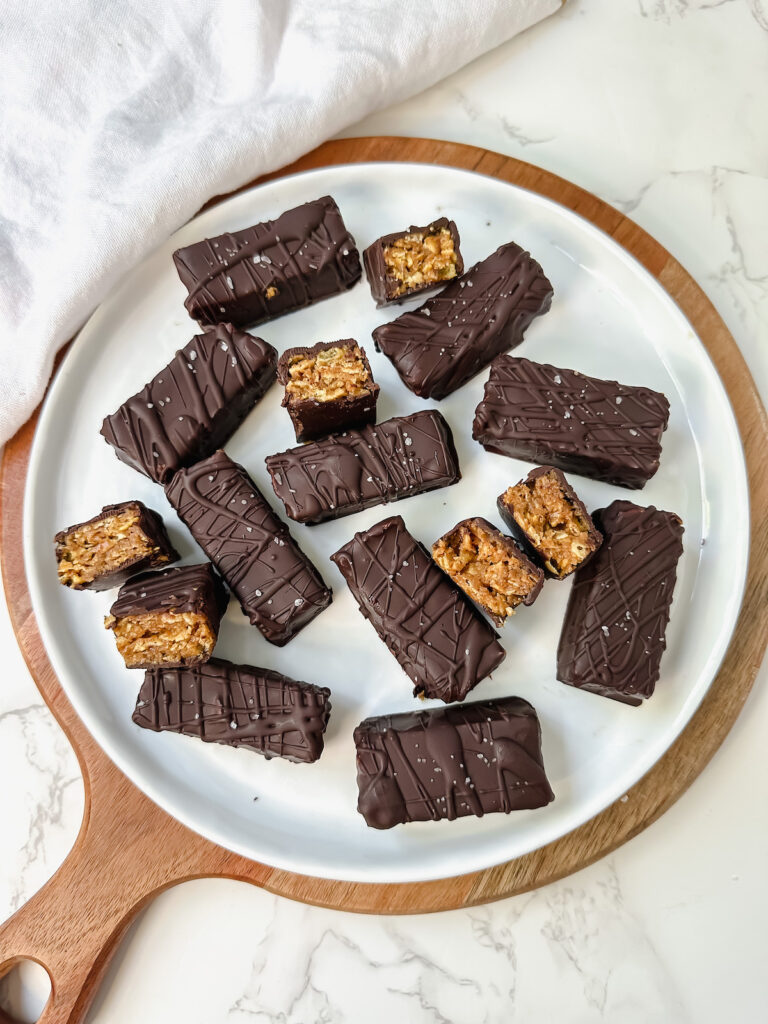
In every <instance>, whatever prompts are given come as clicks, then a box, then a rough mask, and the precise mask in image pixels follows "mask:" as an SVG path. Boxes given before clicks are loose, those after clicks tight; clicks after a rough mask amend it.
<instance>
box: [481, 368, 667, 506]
mask: <svg viewBox="0 0 768 1024" xmlns="http://www.w3.org/2000/svg"><path fill="white" fill-rule="evenodd" d="M668 420H669V402H668V401H667V399H666V398H665V397H664V395H662V394H660V393H659V392H658V391H651V389H650V388H640V387H630V386H629V385H626V384H619V383H617V382H616V381H615V380H599V379H598V378H597V377H587V376H586V375H585V374H583V373H579V372H578V371H577V370H564V369H562V368H559V367H557V366H550V365H549V364H547V363H532V362H531V361H530V360H529V359H520V358H518V357H515V356H507V355H505V356H499V358H498V359H496V360H495V362H494V363H493V366H492V367H491V373H490V376H489V378H488V383H487V384H486V385H485V395H484V397H483V400H482V401H481V402H480V404H479V405H478V407H477V409H476V410H475V420H474V423H473V424H472V436H473V437H474V438H475V440H476V441H479V442H480V444H482V446H483V447H484V448H486V449H487V450H488V451H489V452H498V454H499V455H509V456H510V457H511V458H513V459H523V460H524V461H526V462H545V463H548V464H549V465H551V466H556V467H557V468H558V469H564V470H566V471H568V470H570V471H572V472H574V473H580V474H581V475H582V476H589V477H592V478H593V479H595V480H604V481H605V482H606V483H610V484H618V485H619V486H621V487H633V488H640V487H644V486H645V484H646V483H647V481H648V480H650V478H651V477H652V476H653V474H654V473H655V472H656V470H657V469H658V468H659V458H660V456H661V435H662V434H663V432H664V431H665V430H666V427H667V421H668Z"/></svg>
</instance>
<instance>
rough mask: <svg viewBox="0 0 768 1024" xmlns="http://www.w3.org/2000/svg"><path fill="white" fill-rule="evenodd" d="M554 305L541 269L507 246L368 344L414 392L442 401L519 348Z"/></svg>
mask: <svg viewBox="0 0 768 1024" xmlns="http://www.w3.org/2000/svg"><path fill="white" fill-rule="evenodd" d="M551 302H552V285H551V284H550V283H549V281H548V280H547V278H546V277H545V276H544V272H543V270H542V269H541V267H540V266H539V264H538V263H537V262H536V260H534V259H533V258H532V257H531V255H530V253H527V252H525V250H523V249H521V248H520V246H519V245H515V243H514V242H509V243H507V245H502V246H501V247H500V248H499V249H497V250H496V252H495V253H493V255H491V256H489V257H488V258H487V259H485V260H482V261H481V262H480V263H476V264H475V265H474V267H472V268H471V269H470V270H468V271H467V273H466V274H463V275H462V276H461V277H457V278H456V279H455V280H453V281H451V282H450V284H448V285H447V286H446V287H445V288H444V289H443V291H442V292H440V294H439V295H436V296H435V297H434V298H432V299H428V300H427V301H426V302H425V303H424V305H423V306H420V307H419V308H418V309H416V310H413V311H412V312H407V313H403V314H402V315H401V316H399V317H398V318H397V319H396V320H393V321H391V323H388V324H382V325H381V327H377V328H376V330H375V331H374V332H373V340H374V341H375V343H376V348H377V349H378V350H380V351H381V352H383V353H384V355H385V356H387V357H388V358H389V359H390V360H391V361H392V363H393V365H394V367H395V369H396V370H397V372H398V373H399V374H400V377H401V378H402V381H403V383H404V384H405V386H406V387H407V388H410V390H411V391H413V392H414V394H416V395H420V396H421V397H422V398H434V399H440V398H445V396H446V395H450V394H451V393H452V392H453V391H455V390H456V389H457V388H460V387H461V385H462V384H465V383H466V382H467V381H468V380H469V379H470V377H474V375H475V374H476V373H478V372H479V371H480V370H482V369H483V367H484V366H487V365H488V363H490V362H491V360H492V359H493V358H494V357H495V356H497V355H498V354H499V353H500V352H506V351H507V349H510V348H514V347H515V346H516V345H519V344H520V342H521V341H522V340H523V334H524V332H525V330H526V328H527V327H528V325H529V324H530V322H531V321H532V320H533V319H534V317H537V316H540V315H541V314H542V313H546V312H547V310H548V309H549V307H550V304H551Z"/></svg>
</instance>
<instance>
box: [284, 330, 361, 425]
mask: <svg viewBox="0 0 768 1024" xmlns="http://www.w3.org/2000/svg"><path fill="white" fill-rule="evenodd" d="M277 379H278V380H279V381H280V383H281V384H283V385H284V386H285V395H284V396H283V403H282V404H283V407H284V408H285V409H287V410H288V415H289V416H290V417H291V421H292V422H293V429H294V430H295V431H296V440H297V441H313V440H314V439H315V438H318V437H324V436H325V435H326V434H335V433H338V432H339V431H340V430H348V429H350V428H352V427H363V426H365V425H366V424H367V423H375V422H376V401H377V399H378V397H379V385H378V384H376V383H375V382H374V379H373V374H372V373H371V367H370V365H369V363H368V358H367V356H366V354H365V352H364V351H363V349H361V348H360V346H359V345H358V344H357V342H356V341H354V340H353V339H352V338H345V339H344V340H342V341H326V342H320V343H319V344H317V345H313V346H311V348H289V349H288V350H287V351H285V352H284V353H283V354H282V355H281V356H280V359H279V361H278V364H277Z"/></svg>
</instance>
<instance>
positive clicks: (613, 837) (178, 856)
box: [0, 138, 768, 1024]
mask: <svg viewBox="0 0 768 1024" xmlns="http://www.w3.org/2000/svg"><path fill="white" fill-rule="evenodd" d="M361 161H406V162H418V163H434V164H446V165H449V166H452V167H459V168H464V169H467V170H475V171H478V172H480V173H483V174H487V175H491V176H493V177H495V178H499V179H500V180H502V181H507V182H510V183H513V184H515V185H520V186H523V187H524V188H527V189H530V190H531V191H533V192H536V193H538V194H540V195H543V196H546V197H547V198H549V199H553V200H555V201H556V202H558V203H560V204H562V205H563V206H566V207H569V208H570V209H572V210H575V211H576V212H577V213H579V214H580V215H581V216H583V217H585V218H586V219H587V220H589V221H591V222H592V223H593V224H595V225H596V226H597V227H599V228H601V229H602V230H603V231H605V232H606V233H607V234H609V235H611V236H612V237H613V238H614V239H615V240H616V241H617V242H619V243H620V244H621V245H622V246H624V248H625V249H627V250H628V251H629V252H630V253H631V254H632V255H633V256H634V257H635V258H636V259H638V260H639V261H640V263H642V264H643V266H644V267H646V269H647V270H648V271H649V272H650V273H651V274H652V275H653V276H654V277H655V278H656V279H657V280H658V281H659V283H660V284H661V285H662V286H663V287H664V288H665V289H666V291H667V292H668V293H669V295H670V296H671V297H672V298H673V299H674V301H675V302H676V303H677V304H678V306H679V307H680V308H681V309H682V311H683V312H684V313H685V315H686V316H687V317H688V319H689V320H690V321H691V323H692V325H693V327H694V329H695V330H696V332H697V333H698V335H699V337H700V338H701V339H702V341H703V343H704V344H705V346H706V348H707V350H708V351H709V354H710V356H711V357H712V360H713V361H714V363H715V365H716V367H717V369H718V372H719V373H720V376H721V378H722V380H723V382H724V384H725V387H726V389H727V391H728V394H729V395H730V398H731V402H732V404H733V407H734V411H735V413H736V418H737V421H738V424H739V430H740V432H741V436H742V439H743V442H744V448H745V451H746V458H747V465H748V471H749V483H750V492H751V502H752V504H751V508H752V514H751V531H752V536H751V543H752V547H751V558H750V565H749V574H748V579H747V588H746V595H745V599H744V605H743V608H742V612H741V615H740V618H739V621H738V624H737V626H736V630H735V632H734V636H733V639H732V642H731V645H730V648H729V650H728V653H727V655H726V658H725V660H724V662H723V665H722V667H721V669H720V672H719V673H718V675H717V678H716V679H715V681H714V682H713V684H712V687H711V688H710V690H709V692H708V694H707V696H706V697H705V699H704V701H703V703H702V705H701V707H700V708H699V710H698V712H697V713H696V715H695V716H694V717H693V719H692V720H691V722H690V723H689V725H688V726H687V728H686V729H685V731H684V732H683V733H682V735H681V736H680V737H679V739H678V740H677V742H676V743H675V744H674V745H673V746H672V747H671V748H670V750H669V751H668V752H667V753H666V755H665V756H664V757H663V758H662V759H661V760H660V761H658V762H657V764H656V765H655V766H654V767H653V768H652V769H651V770H650V771H649V772H648V774H647V775H645V776H644V777H643V778H642V779H641V780H640V781H639V782H638V783H637V785H636V786H634V787H633V789H632V790H631V791H630V793H629V799H627V800H626V801H624V802H617V803H615V804H613V805H612V806H611V807H609V808H607V809H606V810H605V811H603V812H602V813H601V814H599V815H598V816H597V817H595V818H593V819H592V820H591V821H589V822H587V823H586V824H585V825H583V826H582V827H581V828H578V829H576V830H575V831H574V832H571V833H570V834H569V835H567V836H565V837H564V838H562V839H560V840H558V841H557V842H554V843H551V844H550V845H548V846H546V847H544V848H543V849H541V850H537V851H535V852H534V853H531V854H528V855H527V856H525V857H520V858H519V859H517V860H514V861H511V862H509V863H507V864H501V865H499V866H498V867H495V868H491V869H489V870H486V871H478V872H474V873H472V874H469V875H463V876H461V877H458V878H452V879H450V880H441V881H436V882H420V883H415V884H404V885H369V884H360V883H347V882H330V881H323V880H320V879H315V878H308V877H305V876H300V875H295V874H291V873H289V872H285V871H277V870H275V869H272V868H269V867H267V866H265V865H262V864H257V863H254V862H252V861H249V860H246V859H244V858H242V857H239V856H237V855H235V854H232V853H229V852H228V851H226V850H224V849H222V848H221V847H218V846H215V845H214V844H212V843H210V842H209V841H208V840H205V839H202V838H201V837H200V836H198V835H196V834H195V833H193V832H191V831H189V830H188V829H187V828H185V827H184V826H183V825H181V824H179V823H178V822H177V821H175V820H174V819H172V818H170V817H169V816H168V815H167V814H166V813H165V812H164V811H162V810H160V809H159V808H158V807H156V806H155V805H154V804H153V803H152V802H151V801H150V800H149V799H148V798H147V797H146V796H144V795H143V794H142V793H141V792H140V791H139V790H138V789H137V788H136V787H135V786H134V785H133V784H132V783H131V782H129V781H128V779H127V778H126V777H125V776H124V775H122V773H121V772H119V771H118V770H117V768H116V767H115V766H114V765H113V764H112V763H111V761H110V760H109V759H108V758H107V756H106V755H105V754H104V753H102V751H101V750H100V748H99V747H98V746H97V744H96V743H95V741H94V740H93V739H92V737H91V736H90V734H89V733H88V732H87V730H86V729H85V727H84V726H83V724H82V723H81V722H80V720H79V719H78V717H77V715H76V714H75V712H74V711H73V709H72V707H71V705H70V704H69V702H68V701H67V699H66V697H65V695H64V693H63V691H62V689H61V686H60V685H59V682H58V680H57V679H56V677H55V676H54V673H53V670H52V668H51V666H50V663H49V662H48V659H47V656H46V653H45V650H44V649H43V645H42V642H41V639H40V635H39V633H38V630H37V626H36V623H35V618H34V615H33V612H32V608H31V604H30V597H29V592H28V589H27V583H26V576H25V572H24V563H23V554H22V506H23V495H24V487H25V480H26V473H27V462H28V458H29V450H30V445H31V442H32V437H33V433H34V429H35V422H36V419H37V417H36V416H35V417H33V419H32V420H30V422H29V423H27V424H26V425H25V426H24V427H23V428H22V429H21V430H20V431H19V433H18V434H17V435H16V437H14V438H13V440H12V441H11V442H10V443H9V444H8V446H7V448H6V451H5V456H4V459H3V463H2V469H1V476H0V487H1V492H0V493H1V494H2V509H1V510H0V524H1V528H2V567H3V578H4V583H5V588H6V594H7V598H8V605H9V608H10V612H11V617H12V621H13V625H14V629H15V630H16V635H17V637H18V641H19V644H20V646H21V649H22V651H23V653H24V657H25V658H26V661H27V664H28V665H29V668H30V671H31V673H32V676H33V678H34V679H35V681H36V682H37V685H38V687H39V689H40V691H41V693H42V694H43V697H44V698H45V700H46V702H47V704H48V706H49V707H50V708H51V710H52V711H53V713H54V715H55V716H56V719H57V720H58V722H59V723H60V725H61V727H62V728H63V729H64V731H65V733H66V734H67V736H68V737H69V740H70V742H71V743H72V745H73V747H74V749H75V751H76V752H77V756H78V759H79V762H80V767H81V770H82V773H83V778H84V781H85V812H84V817H83V823H82V827H81V830H80V834H79V835H78V838H77V840H76V842H75V845H74V847H73V849H72V852H71V853H70V855H69V857H68V858H67V860H66V861H65V862H64V864H63V865H62V867H61V868H60V869H59V870H58V872H57V873H56V874H55V875H54V876H53V878H52V879H51V880H50V881H49V882H48V883H47V884H46V885H45V886H44V887H43V888H42V889H41V890H40V892H38V893H37V894H36V895H35V896H34V897H33V898H32V899H31V900H30V901H29V902H28V903H27V904H26V905H25V906H23V907H22V908H21V909H20V910H19V911H18V912H17V913H16V914H15V915H14V916H13V917H12V918H11V919H10V920H9V921H7V922H6V923H5V924H4V925H2V926H0V975H1V974H2V973H3V971H4V970H7V969H9V968H10V967H11V966H12V965H13V963H14V958H18V957H30V958H31V959H34V960H37V961H38V962H40V963H41V964H42V965H43V966H44V967H45V968H46V969H47V970H48V972H49V974H50V976H51V979H52V993H51V998H50V1000H49V1002H48V1005H47V1006H46V1009H45V1011H44V1013H43V1016H42V1017H41V1020H42V1021H43V1022H44V1024H64V1022H68V1024H74V1022H75V1021H80V1020H82V1018H83V1016H84V1014H85V1012H86V1010H87V1008H88V1005H89V1004H90V1002H91V999H92V997H93V995H94V993H95V990H96V987H97V985H98V983H99V980H100V978H101V976H102V974H103V972H104V970H105V968H106V966H107V964H108V962H109V959H110V957H111V956H112V954H113V953H114V951H115V949H116V947H117V945H118V943H119V941H120V938H121V937H122V935H123V934H124V932H125V930H126V928H127V927H128V925H129V924H130V923H131V921H132V920H133V918H134V917H135V915H136V913H137V912H138V911H139V910H140V909H141V908H142V907H143V906H144V905H145V904H146V903H147V902H148V901H149V900H150V899H151V898H152V897H153V896H154V895H156V894H157V893H159V892H161V891H162V890H163V889H166V888H168V887H169V886H172V885H175V884H177V883H178V882H182V881H185V880H187V879H191V878H199V877H208V876H216V877H226V878H235V879H240V880H242V881H247V882H251V883H252V884H254V885H259V886H262V887H263V888H265V889H267V890H269V891H270V892H275V893H279V894H280V895H283V896H288V897H290V898H292V899H297V900H302V901H304V902H306V903H312V904H315V905H318V906H324V907H333V908H336V909H343V910H350V911H358V912H364V913H384V914H407V913H422V912H425V911H433V910H446V909H453V908H457V907H466V906H472V905H474V904H477V903H484V902H488V901H491V900H496V899H501V898H502V897H505V896H511V895H513V894H515V893H520V892H525V891H526V890H529V889H532V888H535V887H537V886H540V885H544V884H546V883H548V882H552V881H554V880H556V879H558V878H562V877H563V876H565V875H568V874H570V873H571V872H573V871H577V870H579V869H580V868H583V867H585V866H587V865H588V864H591V863H592V862H593V861H595V860H597V859H598V858H600V857H603V856H605V855H606V854H607V853H609V852H610V851H611V850H614V849H616V847H618V846H620V845H621V844H622V843H625V842H626V841H627V840H628V839H631V838H632V837H633V836H635V835H637V833H638V832H640V831H641V830H642V829H644V828H646V827H647V826H648V825H649V824H650V823H651V822H653V821H655V820H656V818H658V817H659V815H660V814H662V813H663V812H664V811H665V810H666V809H667V808H668V807H669V806H670V805H671V804H672V803H674V801H675V800H677V799H678V797H679V796H680V795H681V794H682V793H684V792H685V790H686V789H687V788H688V786H689V785H690V784H691V782H693V780H694V779H695V778H696V777H697V775H699V773H700V772H701V771H702V769H703V768H704V766H705V765H706V764H707V762H708V761H709V759H710V758H711V757H712V755H713V754H714V752H715V751H716V750H717V748H718V746H719V745H720V743H721V742H722V740H723V739H724V737H725V736H726V734H727V733H728V731H729V729H730V728H731V726H732V724H733V722H734V721H735V719H736V717H737V715H738V714H739V711H740V710H741V707H742V705H743V703H744V701H745V700H746V697H747V694H748V693H749V691H750V689H751V687H752V684H753V682H754V678H755V675H756V673H757V670H758V668H759V665H760V662H761V660H762V656H763V653H764V651H765V646H766V642H767V641H768V537H767V535H766V531H765V530H761V529H759V526H758V519H759V518H760V517H761V516H762V510H763V509H764V508H765V507H768V460H766V459H765V457H764V452H765V450H766V447H767V446H768V422H767V421H766V414H765V410H764V408H763V406H762V404H761V402H760V398H759V396H758V394H757V391H756V389H755V386H754V383H753V381H752V378H751V376H750V374H749V371H748V369H747V366H746V364H745V362H744V359H743V357H742V355H741V353H740V352H739V349H738V347H737V346H736V343H735V342H734V340H733V338H732V337H731V335H730V334H729V332H728V330H727V329H726V327H725V325H724V324H723V322H722V320H721V319H720V317H719V316H718V314H717V312H716V310H715V309H714V307H713V306H712V304H711V303H710V302H709V300H708V299H707V297H706V296H705V295H704V293H703V292H702V291H701V289H700V288H699V287H698V286H697V285H696V283H695V282H694V281H693V280H692V278H691V277H690V276H689V275H688V274H687V273H686V271H685V270H684V269H683V268H682V267H681V266H680V264H679V263H677V261H676V260H675V259H673V258H672V256H670V254H669V253H668V252H667V251H666V250H665V249H664V248H663V247H662V246H660V245H659V244H658V243H657V242H656V241H654V239H652V238H651V237H650V236H649V235H648V234H646V232H644V231H643V230H642V229H641V228H639V227H638V226H637V225H636V224H634V223H633V222H632V221H630V220H629V219H628V218H626V217H624V216H623V215H622V214H621V213H619V212H618V211H617V210H614V209H613V208H612V207H610V206H608V205H607V204H606V203H604V202H602V201H601V200H599V199H597V198H596V197H595V196H593V195H591V194H590V193H588V192H585V191H584V190H583V189H580V188H578V187H577V186H576V185H573V184H571V183H569V182H567V181H563V180H562V179H561V178H558V177H556V176H555V175H554V174H550V173H549V172H547V171H543V170H541V169H539V168H537V167H533V166H532V165H530V164H525V163H522V162H521V161H519V160H513V159H511V158H508V157H505V156H502V155H501V154H499V153H493V152H489V151H486V150H481V149H477V148H475V147H472V146H463V145H458V144H456V143H448V142H438V141H434V140H429V139H400V138H369V139H345V140H342V141H338V142H329V143H326V144H325V145H323V146H321V147H320V148H319V149H316V150H314V151H313V152H312V153H309V154H307V155H306V156H304V157H302V158H301V159H300V160H298V161H297V162H296V163H294V164H292V165H291V166H290V167H286V168H283V169H282V170H281V171H278V172H275V173H274V174H270V175H267V176H266V177H265V178H262V179H260V180H261V181H267V180H270V179H272V178H276V177H280V176H282V175H285V174H294V173H297V172H299V171H305V170H310V169H312V168H315V167H325V166H329V165H333V164H343V163H358V162H361ZM251 184H256V182H253V183H251ZM246 187H251V186H250V185H249V186H246ZM216 201H217V200H212V201H211V203H213V202H216ZM208 205H211V204H208Z"/></svg>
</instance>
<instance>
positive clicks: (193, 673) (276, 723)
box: [133, 658, 331, 764]
mask: <svg viewBox="0 0 768 1024" xmlns="http://www.w3.org/2000/svg"><path fill="white" fill-rule="evenodd" d="M330 694H331V691H330V690H329V689H327V688H326V687H324V686H312V685H310V684H309V683H299V682H296V680H294V679H289V678H288V677H287V676H284V675H281V674H280V673H279V672H270V671H268V670H267V669H264V668H253V667H251V666H250V665H233V664H231V662H229V661H222V660H220V659H219V658H212V659H211V661H209V662H207V663H206V664H205V665H198V666H196V667H195V668H182V669H167V668H165V669H153V670H152V671H150V672H147V674H146V675H145V677H144V682H143V684H142V687H141V690H140V692H139V696H138V699H137V701H136V710H135V711H134V712H133V720H134V722H135V723H136V725H140V726H141V727H142V728H143V729H152V730H153V731H154V732H178V733H182V734H183V735H185V736H196V737H197V738H198V739H201V740H203V741H204V742H205V743H223V744H225V745H226V746H228V747H246V748H247V749H248V750H255V751H256V752H257V753H259V754H263V755H264V756H265V757H266V758H272V757H283V758H285V759H286V760H287V761H297V762H301V763H304V764H309V763H311V762H312V761H317V759H318V758H319V757H320V755H321V754H322V752H323V733H324V732H325V727H326V725H327V724H328V716H329V714H330V711H331V702H330V700H329V699H328V698H329V697H330Z"/></svg>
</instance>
